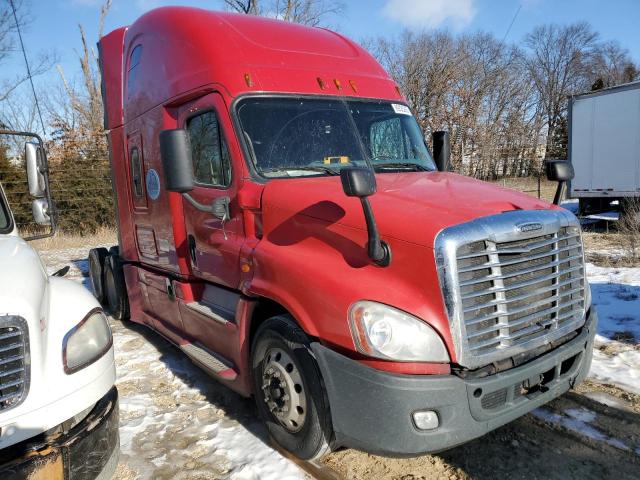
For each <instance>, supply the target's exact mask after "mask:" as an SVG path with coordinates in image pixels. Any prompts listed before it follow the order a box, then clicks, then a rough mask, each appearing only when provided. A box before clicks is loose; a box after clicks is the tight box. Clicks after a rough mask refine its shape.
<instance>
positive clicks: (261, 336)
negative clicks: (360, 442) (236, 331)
mask: <svg viewBox="0 0 640 480" xmlns="http://www.w3.org/2000/svg"><path fill="white" fill-rule="evenodd" d="M251 366H252V374H253V375H252V376H253V387H254V393H255V395H254V396H255V400H256V404H257V407H258V413H259V414H260V417H261V418H262V419H263V420H264V422H265V423H266V425H267V429H268V430H269V433H270V434H271V437H272V438H273V439H274V440H275V441H276V442H277V443H278V444H279V445H280V446H281V447H283V448H284V449H285V450H288V451H289V452H291V453H293V454H294V455H296V456H297V457H298V458H301V459H303V460H313V459H318V458H321V457H323V456H324V455H326V454H327V453H329V452H330V451H331V442H332V439H333V427H332V423H331V413H330V411H329V399H328V398H327V393H326V390H325V388H324V382H323V381H322V376H321V375H320V370H319V368H318V365H317V364H316V361H315V360H314V358H313V356H312V355H311V350H310V349H309V339H308V337H307V336H306V335H305V333H304V332H303V331H302V330H301V329H300V327H298V325H297V324H296V323H295V322H294V321H293V319H292V318H291V317H290V316H288V315H279V316H276V317H273V318H270V319H269V320H267V321H265V322H264V323H263V324H262V325H260V327H259V328H258V331H257V332H256V336H255V339H254V341H253V345H252V349H251Z"/></svg>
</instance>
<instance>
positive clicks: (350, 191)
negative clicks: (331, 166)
mask: <svg viewBox="0 0 640 480" xmlns="http://www.w3.org/2000/svg"><path fill="white" fill-rule="evenodd" d="M340 180H341V181H342V190H344V194H345V195H346V196H347V197H358V198H359V199H360V203H361V204H362V210H363V212H364V219H365V222H367V237H368V240H367V254H368V255H369V258H370V259H371V260H372V261H373V262H374V263H375V264H376V265H379V266H381V267H388V266H389V264H390V263H391V247H389V245H388V244H387V243H385V242H384V241H382V240H381V239H380V233H379V232H378V227H377V225H376V219H375V217H374V216H373V210H372V209H371V204H370V203H369V197H370V196H371V195H373V194H374V193H376V189H377V185H376V176H375V175H374V173H373V170H371V169H369V168H363V167H349V168H343V169H342V170H340Z"/></svg>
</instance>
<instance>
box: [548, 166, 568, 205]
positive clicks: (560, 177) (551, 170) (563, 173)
mask: <svg viewBox="0 0 640 480" xmlns="http://www.w3.org/2000/svg"><path fill="white" fill-rule="evenodd" d="M545 170H546V173H547V179H548V180H550V181H552V182H558V188H557V189H556V194H555V196H554V197H553V203H554V204H556V205H560V201H561V200H562V194H563V192H564V186H565V184H566V183H567V182H569V181H571V180H573V177H574V175H575V173H574V171H573V165H571V162H569V161H567V160H547V161H546V162H545Z"/></svg>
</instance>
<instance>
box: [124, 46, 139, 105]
mask: <svg viewBox="0 0 640 480" xmlns="http://www.w3.org/2000/svg"><path fill="white" fill-rule="evenodd" d="M141 56H142V45H138V46H137V47H135V48H134V49H133V51H132V52H131V56H130V57H129V69H128V70H127V98H129V97H131V94H132V93H133V92H134V90H135V88H136V76H137V74H138V66H139V65H140V57H141Z"/></svg>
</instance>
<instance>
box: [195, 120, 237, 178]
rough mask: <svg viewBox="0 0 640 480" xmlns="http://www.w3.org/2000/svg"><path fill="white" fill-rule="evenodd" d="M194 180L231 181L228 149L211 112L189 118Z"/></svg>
mask: <svg viewBox="0 0 640 480" xmlns="http://www.w3.org/2000/svg"><path fill="white" fill-rule="evenodd" d="M187 130H188V132H189V137H190V140H191V156H192V159H193V173H194V176H195V180H196V183H198V184H201V185H207V186H213V187H228V186H229V185H230V183H231V162H230V160H229V150H228V149H227V144H226V142H225V140H224V137H223V135H222V131H221V129H220V124H219V122H218V118H217V116H216V114H215V112H213V111H208V112H204V113H201V114H200V115H197V116H195V117H191V119H189V122H188V123H187Z"/></svg>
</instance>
